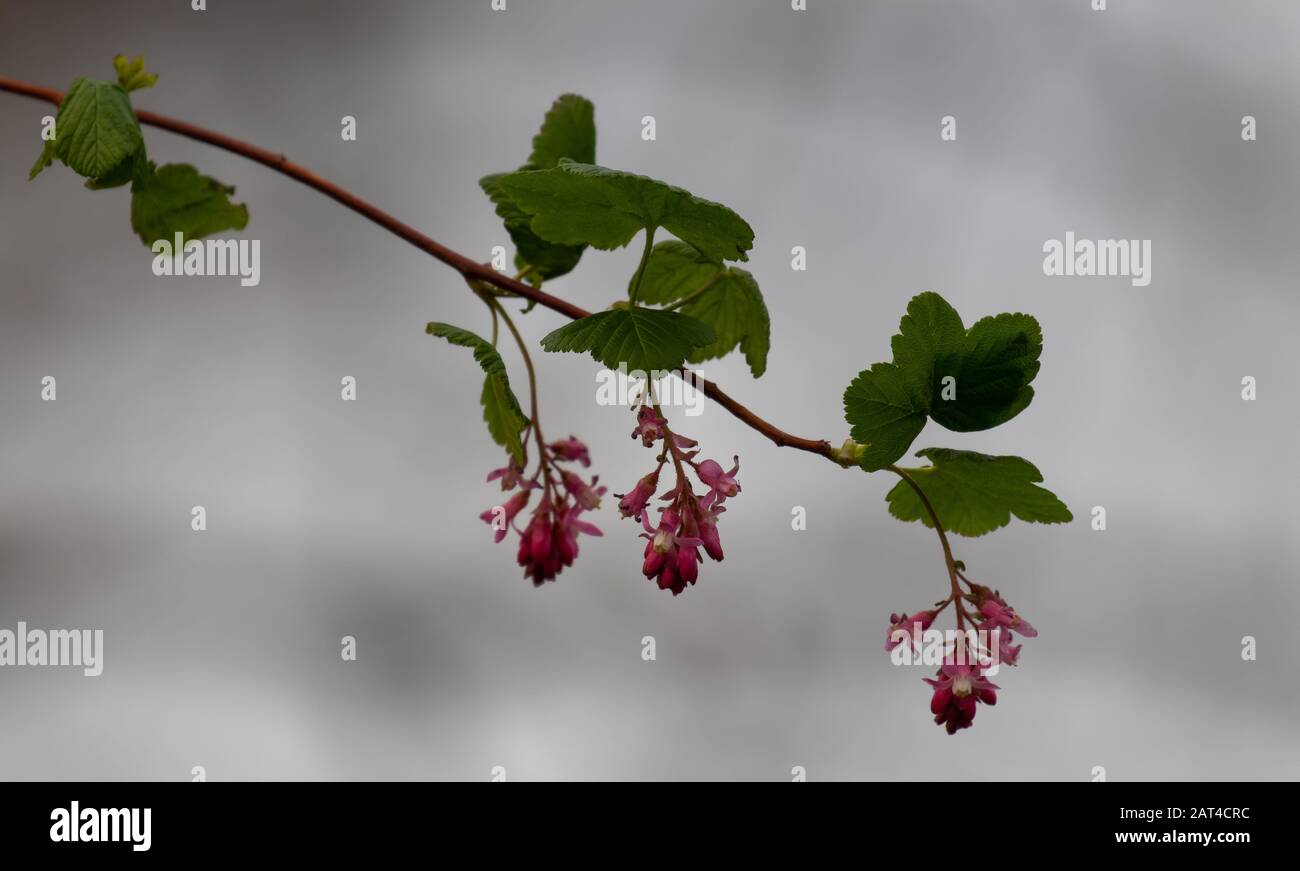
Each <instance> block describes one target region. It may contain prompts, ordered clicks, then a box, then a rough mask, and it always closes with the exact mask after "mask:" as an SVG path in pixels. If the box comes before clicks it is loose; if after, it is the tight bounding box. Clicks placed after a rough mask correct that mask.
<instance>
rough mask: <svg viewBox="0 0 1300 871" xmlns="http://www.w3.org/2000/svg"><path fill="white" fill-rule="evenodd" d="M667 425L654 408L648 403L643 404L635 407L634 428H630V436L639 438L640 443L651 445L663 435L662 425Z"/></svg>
mask: <svg viewBox="0 0 1300 871" xmlns="http://www.w3.org/2000/svg"><path fill="white" fill-rule="evenodd" d="M667 425H668V421H667V420H666V419H665V418H662V417H660V416H659V415H658V414H656V413H655V410H654V409H653V408H651V407H650V406H648V405H643V406H641V407H640V408H639V409H637V413H636V429H634V430H632V438H634V439H635V438H639V439H641V444H643V445H645V446H646V447H647V448H648V447H653V446H654V443H655V442H656V441H658V440H659V439H661V438H663V437H664V427H665V426H667Z"/></svg>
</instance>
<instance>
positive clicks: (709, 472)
mask: <svg viewBox="0 0 1300 871" xmlns="http://www.w3.org/2000/svg"><path fill="white" fill-rule="evenodd" d="M733 459H734V460H735V461H736V464H735V465H734V466H732V467H731V471H730V472H724V471H722V466H720V465H718V462H717V461H716V460H705V461H704V462H702V463H697V464H695V473H696V474H697V475H699V476H700V480H701V481H703V482H704V483H705V484H706V485H707V486H708V487H709V489H710V490H711V491H713V492H714V493H717V494H718V496H717V498H718V501H721V500H722V499H723V498H730V497H732V496H735V495H736V494H737V493H739V492H740V485H739V484H737V483H736V473H737V472H739V471H740V457H734V458H733Z"/></svg>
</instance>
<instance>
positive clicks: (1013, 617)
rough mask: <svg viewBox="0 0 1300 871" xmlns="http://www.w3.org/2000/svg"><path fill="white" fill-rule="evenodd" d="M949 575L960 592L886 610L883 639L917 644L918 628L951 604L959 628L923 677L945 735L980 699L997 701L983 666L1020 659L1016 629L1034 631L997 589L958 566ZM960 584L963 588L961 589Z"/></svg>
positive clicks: (965, 723)
mask: <svg viewBox="0 0 1300 871" xmlns="http://www.w3.org/2000/svg"><path fill="white" fill-rule="evenodd" d="M957 565H959V566H960V565H961V564H960V563H958V564H957ZM953 581H954V583H955V584H957V585H958V586H957V587H956V589H957V590H959V591H960V595H956V594H955V593H954V595H952V596H949V597H948V598H947V599H946V600H944V601H943V602H941V603H940V604H939V605H938V606H937V607H936V608H934V609H932V610H928V611H917V612H915V613H914V614H911V615H910V616H909V615H908V614H891V615H890V617H889V629H888V632H887V635H886V640H885V650H886V651H892V650H894V649H895V648H897V647H899V646H900V645H903V644H907V645H909V646H912V647H914V648H916V649H920V647H921V644H922V639H921V636H922V634H923V633H926V630H928V629H930V626H931V624H932V623H933V622H934V619H935V618H936V617H937V616H938V615H939V614H940V612H942V611H944V610H945V609H947V608H948V606H949V605H953V606H954V610H955V611H956V614H957V628H958V630H959V631H958V633H956V634H955V635H953V636H949V638H948V640H947V641H946V642H945V644H944V647H943V652H944V661H943V664H942V665H941V666H940V668H939V670H938V672H936V673H935V676H934V677H933V678H922V680H924V681H925V682H926V683H927V684H929V685H930V687H931V688H932V689H933V690H934V692H933V695H932V696H931V698H930V713H931V714H933V715H934V721H935V722H936V723H937V724H939V725H940V726H943V727H944V728H945V729H946V730H947V732H948V734H949V735H953V734H955V733H957V732H958V731H960V730H962V729H967V728H969V727H970V726H972V725H973V724H974V722H975V713H976V711H977V709H978V706H979V705H981V704H984V705H995V704H997V700H998V698H997V692H996V691H997V690H998V689H999V687H998V686H997V684H994V683H992V682H991V681H990V680H989V676H988V674H987V673H986V672H987V671H988V670H989V669H990V666H991V665H992V664H995V663H996V664H997V665H998V666H1002V665H1017V664H1018V663H1019V660H1020V649H1021V647H1022V645H1020V644H1013V643H1012V642H1013V641H1014V639H1015V634H1016V633H1019V634H1020V635H1023V636H1025V637H1027V638H1033V637H1035V636H1036V635H1038V631H1037V630H1036V629H1034V627H1033V626H1031V625H1030V624H1029V621H1027V620H1025V619H1024V618H1023V617H1021V616H1020V615H1019V613H1017V612H1016V610H1015V609H1014V608H1012V607H1011V606H1010V605H1008V604H1007V602H1006V600H1005V599H1003V598H1002V596H1001V594H999V593H998V592H997V591H996V590H990V589H989V588H988V587H986V586H983V585H982V584H977V583H975V582H974V581H971V580H970V579H968V578H967V577H966V576H965V574H964V573H963V572H962V571H961V570H958V571H956V573H955V577H954V578H953ZM960 585H965V587H966V589H965V590H962V589H961V586H960ZM968 605H969V606H970V607H968ZM968 639H971V640H970V641H968Z"/></svg>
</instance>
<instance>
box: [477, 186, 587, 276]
mask: <svg viewBox="0 0 1300 871" xmlns="http://www.w3.org/2000/svg"><path fill="white" fill-rule="evenodd" d="M503 175H505V173H497V174H496V175H485V176H483V178H481V179H479V181H478V184H479V187H481V188H482V189H483V192H484V193H485V194H487V195H488V199H490V200H492V202H493V203H494V204H496V207H497V217H499V218H500V219H501V221H502V223H504V224H505V227H506V232H507V233H509V234H510V241H511V242H513V243H514V245H515V252H516V257H515V264H516V265H517V266H518V267H519V268H520V269H522V268H523V267H525V266H532V267H533V268H534V270H535V271H536V272H537V273H539V275H540V277H541V278H543V279H551V278H559V277H560V276H561V275H565V274H567V273H569V272H572V271H573V268H574V267H575V266H577V265H578V261H579V260H581V259H582V252H583V251H585V250H586V248H587V246H585V245H555V244H553V243H551V242H547V241H546V240H544V239H541V238H539V237H538V236H537V234H536V233H534V232H533V231H532V230H531V229H530V228H529V224H530V222H531V221H532V217H531V216H530V215H529V214H528V213H526V212H524V211H523V210H522V209H520V208H519V206H517V205H515V201H514V200H513V199H511V198H510V196H509V195H507V194H506V192H505V191H503V190H501V186H500V185H499V184H497V182H498V181H499V180H500V179H501V177H502V176H503Z"/></svg>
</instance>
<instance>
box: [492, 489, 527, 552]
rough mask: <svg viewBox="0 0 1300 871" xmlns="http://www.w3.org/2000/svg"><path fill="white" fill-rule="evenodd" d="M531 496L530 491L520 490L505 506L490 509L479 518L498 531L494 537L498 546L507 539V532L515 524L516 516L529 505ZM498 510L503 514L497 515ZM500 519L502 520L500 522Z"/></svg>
mask: <svg viewBox="0 0 1300 871" xmlns="http://www.w3.org/2000/svg"><path fill="white" fill-rule="evenodd" d="M531 495H532V493H531V492H530V491H528V490H520V491H519V492H518V493H516V494H515V495H513V496H511V497H510V498H509V499H508V500H506V503H505V504H504V505H497V506H495V507H492V508H489V509H488V510H487V511H484V512H483V513H482V514H480V515H479V518H481V519H482V521H483V522H484V523H486V524H487V525H488V526H491V527H492V528H493V529H495V530H496V535H495V536H493V540H494V541H495V542H496V543H497V544H500V543H501V539H503V538H505V537H506V530H507V529H509V528H510V524H511V523H513V522H514V519H515V515H516V514H518V513H519V512H520V511H521V510H522V509H523V507H524V506H525V505H527V504H528V497H529V496H531ZM498 509H499V510H500V512H501V513H500V514H499V515H498V513H497V511H498ZM498 517H499V518H500V520H498Z"/></svg>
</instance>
